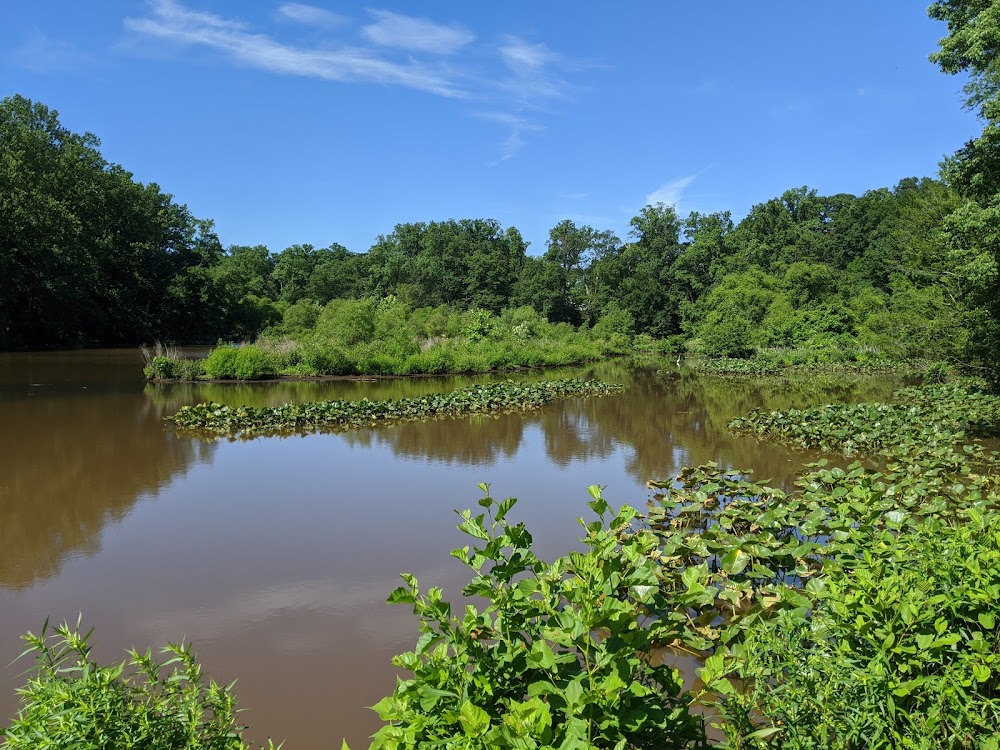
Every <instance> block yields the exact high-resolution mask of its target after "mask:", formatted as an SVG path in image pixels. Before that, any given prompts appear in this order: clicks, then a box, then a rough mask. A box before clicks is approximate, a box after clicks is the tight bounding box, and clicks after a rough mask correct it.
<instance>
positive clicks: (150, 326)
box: [0, 3, 1000, 365]
mask: <svg viewBox="0 0 1000 750" xmlns="http://www.w3.org/2000/svg"><path fill="white" fill-rule="evenodd" d="M952 5H953V4H952V3H939V4H937V5H935V6H932V7H931V13H932V14H934V13H939V14H940V15H941V17H942V18H944V19H945V20H948V21H949V23H950V24H952V23H959V21H956V20H954V19H953V18H952V17H951V16H949V15H948V13H951V12H952V11H949V8H950V7H951V6H952ZM955 12H957V11H955ZM954 38H958V37H955V36H954V35H953V36H952V37H950V39H954ZM967 44H968V45H970V46H974V44H975V40H967ZM969 59H970V58H969V56H968V55H967V54H966V53H965V52H962V51H954V52H953V51H952V50H951V47H949V46H947V45H944V46H942V51H941V52H940V53H938V54H937V55H936V56H935V60H936V61H937V62H938V63H939V64H940V65H941V66H942V68H943V69H945V70H946V71H952V69H954V70H959V69H966V70H968V69H970V66H973V65H974V63H973V62H967V61H968V60H969ZM963 65H964V66H965V67H964V68H963V67H962V66H963ZM973 72H974V73H975V75H974V78H973V83H972V84H970V86H972V87H973V89H972V90H971V93H970V99H969V106H975V107H978V108H979V110H980V113H981V114H982V116H983V118H984V119H985V120H986V121H987V125H986V129H985V130H984V133H983V136H982V137H981V138H979V139H977V140H974V141H972V142H970V143H969V144H967V145H966V146H965V147H964V148H963V149H962V150H960V151H959V152H958V153H957V154H956V155H955V156H954V157H953V158H951V159H949V160H948V161H947V162H946V163H945V164H944V166H943V170H942V179H933V178H926V177H925V178H906V179H903V180H901V181H900V182H899V183H898V184H896V185H895V186H894V187H892V188H878V189H874V190H869V191H867V192H865V193H864V194H863V195H860V196H855V195H849V194H844V193H841V194H837V195H832V196H824V195H819V194H818V192H817V191H816V190H815V189H811V188H809V187H796V188H793V189H790V190H787V191H785V192H784V193H783V194H782V195H780V196H778V197H775V198H771V199H770V200H767V201H764V202H762V203H759V204H757V205H755V206H753V207H752V208H751V210H750V211H749V213H748V214H747V215H746V217H745V218H743V219H742V220H741V221H739V222H738V223H736V222H734V221H733V219H732V216H731V214H730V213H729V212H718V213H709V214H702V213H698V212H692V213H690V214H689V215H688V216H687V217H681V216H680V215H678V213H677V212H676V210H675V208H674V207H673V206H668V205H664V204H656V205H647V206H645V207H643V208H642V209H641V210H640V211H639V213H638V214H637V215H636V216H634V217H633V218H632V219H631V221H630V222H629V231H628V235H627V236H626V238H624V239H622V238H619V237H618V236H616V235H615V234H614V233H613V232H612V231H609V230H602V229H595V228H593V227H590V226H586V225H584V226H579V225H577V224H576V223H574V222H573V221H570V220H568V219H567V220H564V221H561V222H559V223H558V224H556V225H555V226H554V227H552V229H551V230H550V231H549V237H548V240H547V242H546V247H545V251H544V252H543V253H542V254H540V255H529V254H528V252H527V250H528V243H527V242H525V240H524V239H523V237H522V235H521V233H520V232H519V231H518V230H517V229H516V228H515V227H506V228H505V227H503V226H502V225H501V224H500V223H499V222H498V221H496V220H493V219H461V220H451V219H449V220H446V221H431V222H426V223H424V222H418V223H408V224H398V225H397V226H395V227H394V228H393V230H392V231H391V232H390V233H388V234H386V235H381V236H379V237H378V238H377V239H376V241H375V242H374V244H373V245H372V246H371V248H369V249H368V251H367V252H364V253H357V252H351V251H350V250H348V249H347V248H345V247H344V246H342V245H340V244H338V243H332V244H331V245H329V246H328V247H314V246H312V245H308V244H302V245H292V246H291V247H288V248H286V249H284V250H282V251H281V252H277V253H275V252H271V251H270V250H269V249H268V248H267V247H264V246H262V245H258V246H236V245H233V246H229V247H224V246H223V244H222V242H221V241H220V239H219V237H218V235H217V234H216V233H215V231H214V228H213V224H212V222H211V221H207V220H203V219H198V218H196V217H194V216H192V215H191V213H190V211H189V210H188V209H187V207H186V206H184V205H182V204H179V203H177V202H176V201H175V200H174V198H173V197H172V196H170V195H168V194H166V193H164V192H163V191H162V190H161V189H160V187H159V186H158V185H156V184H152V183H151V184H145V185H144V184H142V183H140V182H137V181H136V180H134V179H133V176H132V175H131V174H130V173H129V172H128V171H126V170H125V169H123V168H122V167H120V166H118V165H115V164H109V163H108V162H107V161H106V160H105V159H104V158H103V157H102V156H101V154H100V151H99V145H100V142H99V140H98V139H97V137H96V136H94V135H93V134H90V133H85V134H83V135H79V134H75V133H72V132H70V131H69V130H67V129H66V128H65V127H63V126H62V125H61V124H60V123H59V120H58V115H57V113H56V112H55V111H54V110H51V109H49V108H48V107H46V106H45V105H43V104H40V103H36V102H32V101H30V100H28V99H26V98H24V97H22V96H13V97H9V98H6V99H4V100H3V101H2V103H0V278H3V280H4V281H3V285H2V287H0V348H7V349H19V348H42V347H53V346H76V345H87V346H101V345H129V344H136V343H141V342H150V341H153V340H164V341H173V342H181V343H188V342H214V341H216V340H218V339H220V338H224V339H245V338H253V337H255V336H256V335H258V334H259V333H261V332H262V331H266V330H271V331H278V332H280V331H281V328H282V325H283V324H284V323H285V322H286V321H288V322H289V323H291V324H292V327H295V323H296V321H301V319H302V318H307V319H308V318H314V317H315V316H317V315H318V311H319V310H320V309H321V308H322V307H323V306H324V305H326V304H327V303H329V302H330V300H333V299H341V298H355V299H358V298H365V297H369V296H374V297H379V298H381V297H386V296H389V295H393V296H394V297H395V298H397V299H398V300H400V301H402V302H403V303H404V304H406V305H407V306H408V307H409V308H410V309H418V308H423V307H437V306H441V305H446V306H449V307H451V308H456V309H459V310H468V309H483V310H488V311H491V312H494V313H499V312H500V311H501V310H503V309H506V308H511V307H519V306H530V307H532V308H534V309H535V310H536V311H537V312H538V313H540V314H541V315H543V316H545V317H546V318H547V319H548V320H549V321H551V322H566V323H570V324H572V325H574V326H593V325H595V324H596V323H597V322H598V321H599V320H600V319H601V318H602V317H608V316H611V317H614V318H615V319H616V321H618V323H619V325H618V328H622V327H623V326H624V328H626V329H628V330H631V331H633V332H634V333H636V334H646V335H648V336H650V337H653V338H658V339H671V338H673V339H674V341H673V342H672V343H674V344H676V345H677V346H678V347H680V346H687V347H688V348H689V349H691V350H694V351H703V352H705V353H708V354H726V355H742V354H748V353H751V352H752V351H754V350H755V349H758V348H761V347H807V348H824V347H843V346H848V345H850V346H870V347H872V348H875V349H881V350H884V351H885V352H886V353H887V354H890V355H892V356H901V357H914V356H916V357H924V358H932V359H949V360H953V361H956V362H964V363H973V364H979V365H983V364H986V365H989V364H990V363H991V362H992V361H993V360H995V359H996V353H997V352H998V343H1000V301H998V300H1000V291H998V287H997V284H998V282H997V257H998V251H997V247H998V246H1000V245H998V240H997V239H996V238H997V236H1000V235H998V233H997V231H996V228H997V225H998V223H1000V218H998V213H997V209H996V207H995V204H996V196H997V195H998V194H1000V158H996V157H995V155H994V151H995V150H996V149H998V148H1000V135H997V133H998V132H1000V130H998V129H997V125H996V122H995V121H996V118H997V117H998V116H1000V105H998V104H997V103H996V95H995V89H996V88H997V87H996V86H995V85H993V84H992V83H988V82H989V81H992V79H991V78H989V76H991V75H993V74H992V73H991V72H990V70H987V69H985V68H984V69H983V70H982V71H979V70H978V69H974V70H973ZM977 81H978V82H979V83H978V84H977V83H976V82H977ZM984 81H986V82H984ZM991 149H992V150H991ZM289 318H290V319H291V320H288V319H289Z"/></svg>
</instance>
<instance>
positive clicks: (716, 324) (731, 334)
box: [701, 312, 754, 357]
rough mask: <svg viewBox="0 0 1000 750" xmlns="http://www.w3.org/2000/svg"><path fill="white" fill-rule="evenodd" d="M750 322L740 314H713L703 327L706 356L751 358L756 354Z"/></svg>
mask: <svg viewBox="0 0 1000 750" xmlns="http://www.w3.org/2000/svg"><path fill="white" fill-rule="evenodd" d="M752 336H753V330H752V328H751V325H750V321H748V320H747V318H746V317H745V316H743V315H741V314H739V313H738V312H731V313H730V312H713V314H712V315H710V316H709V318H708V320H707V321H706V323H705V325H704V326H703V327H702V336H701V338H702V342H703V343H702V345H703V348H704V351H705V354H708V355H710V356H713V357H749V356H750V355H751V354H753V352H754V345H753V343H752V341H751V338H752Z"/></svg>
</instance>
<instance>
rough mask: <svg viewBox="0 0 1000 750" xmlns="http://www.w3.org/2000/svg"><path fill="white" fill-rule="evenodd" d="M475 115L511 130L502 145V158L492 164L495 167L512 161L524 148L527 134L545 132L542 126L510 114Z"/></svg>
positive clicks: (484, 113)
mask: <svg viewBox="0 0 1000 750" xmlns="http://www.w3.org/2000/svg"><path fill="white" fill-rule="evenodd" d="M474 114H475V116H476V117H478V118H479V119H481V120H489V121H491V122H498V123H500V124H501V125H506V126H507V127H508V128H510V135H509V136H507V138H506V139H505V140H504V141H503V143H501V144H500V158H499V159H497V160H496V161H495V162H492V165H494V166H495V165H496V164H499V163H500V162H502V161H507V160H508V159H512V158H513V157H515V156H516V155H517V154H518V152H519V151H520V150H521V149H522V148H524V138H523V136H524V134H525V133H539V132H541V131H543V130H545V128H543V127H542V126H541V125H539V124H537V123H534V122H532V121H530V120H528V119H526V118H524V117H521V116H520V115H514V114H510V113H509V112H476V113H474Z"/></svg>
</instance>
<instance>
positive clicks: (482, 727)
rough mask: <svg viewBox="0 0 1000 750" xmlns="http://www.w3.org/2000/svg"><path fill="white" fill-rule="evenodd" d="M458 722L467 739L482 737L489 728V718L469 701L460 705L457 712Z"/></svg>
mask: <svg viewBox="0 0 1000 750" xmlns="http://www.w3.org/2000/svg"><path fill="white" fill-rule="evenodd" d="M458 722H459V723H460V724H461V725H462V731H463V732H465V734H466V736H467V737H482V736H483V735H484V734H486V732H487V731H488V730H489V728H490V716H489V714H488V713H486V712H485V711H484V710H483V709H481V708H479V706H476V705H474V704H473V703H472V702H471V701H466V702H465V703H463V704H462V708H460V709H459V711H458Z"/></svg>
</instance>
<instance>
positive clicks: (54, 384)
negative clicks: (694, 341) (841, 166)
mask: <svg viewBox="0 0 1000 750" xmlns="http://www.w3.org/2000/svg"><path fill="white" fill-rule="evenodd" d="M140 366H141V362H140V360H139V357H138V354H137V353H136V352H132V351H117V352H69V353H48V354H33V355H0V416H2V418H3V419H2V421H0V451H2V452H0V455H2V456H3V459H2V460H3V470H2V472H0V544H2V545H3V546H2V549H3V555H2V557H0V664H2V665H6V664H8V663H9V662H10V661H11V659H12V658H13V657H14V656H15V655H16V654H17V653H18V651H19V648H18V646H19V643H18V641H17V635H18V633H20V632H23V631H24V630H27V629H29V628H37V627H38V626H39V625H40V624H41V622H42V620H43V619H44V618H45V617H47V616H51V617H52V618H53V619H55V620H59V619H63V618H69V619H72V618H75V617H76V614H77V612H79V611H82V612H83V614H84V617H85V620H86V622H87V623H88V624H89V625H93V626H95V627H96V633H97V638H98V649H97V652H96V653H97V655H98V657H99V658H101V659H107V660H117V659H119V658H120V656H121V651H120V648H122V647H126V646H129V645H133V644H135V645H137V646H142V647H145V646H155V645H158V644H161V643H163V642H165V641H166V640H168V639H173V640H176V639H179V638H181V637H187V639H189V640H191V641H193V642H194V643H195V644H196V645H197V646H198V647H199V648H200V650H201V653H202V656H203V659H204V661H205V664H206V667H207V668H208V669H209V671H211V672H212V673H213V674H214V675H215V676H216V677H217V678H218V679H220V680H222V681H229V680H231V679H233V678H234V677H236V676H239V678H240V683H239V692H240V695H241V700H242V702H243V705H244V706H245V707H247V708H248V709H249V713H247V714H246V715H245V716H246V717H247V720H248V721H249V722H250V723H251V724H253V725H254V727H255V728H254V730H253V732H252V736H253V738H254V739H258V740H259V739H262V738H263V737H265V736H266V735H267V734H273V735H276V736H277V737H278V738H283V737H287V738H288V744H287V747H290V748H292V747H321V746H322V747H325V746H330V745H333V746H336V745H337V744H339V739H340V737H341V736H346V738H347V739H348V741H349V742H350V743H351V744H352V745H357V746H364V744H365V743H364V737H365V736H366V735H368V734H369V733H371V732H372V731H374V729H375V728H376V726H377V720H376V717H375V716H374V714H372V713H371V712H370V711H367V710H366V709H364V706H367V705H372V704H373V703H375V702H376V701H377V700H378V699H379V698H380V697H381V696H383V695H385V694H386V693H388V692H390V691H391V689H392V685H393V680H394V672H393V670H392V669H391V667H390V666H389V657H390V656H391V655H392V654H393V653H397V652H399V651H401V650H405V649H407V648H409V647H411V646H412V643H413V640H414V638H415V626H414V622H413V621H412V618H411V615H410V613H409V612H408V611H407V610H406V609H405V608H400V607H395V608H390V607H387V606H386V605H385V604H384V600H385V596H386V595H387V593H388V592H389V591H390V590H392V588H393V587H395V586H396V585H397V583H398V573H399V572H400V571H403V570H409V571H412V572H414V573H415V574H417V575H418V576H419V577H420V578H421V580H422V582H423V583H424V584H425V585H430V584H432V583H433V584H438V585H442V586H444V587H445V588H446V590H447V591H449V592H455V591H457V590H458V589H459V588H460V587H461V585H462V583H464V581H463V578H462V576H463V572H462V568H461V566H460V565H458V564H457V563H454V562H453V561H451V560H450V558H449V557H448V550H449V549H452V548H453V547H455V546H458V544H459V543H462V542H461V538H460V536H459V535H458V534H457V532H455V530H454V515H453V509H455V508H460V507H468V506H470V505H474V503H475V500H476V498H477V496H478V492H477V490H476V489H475V486H476V484H477V483H478V482H483V481H486V482H491V483H492V485H493V491H494V493H495V494H496V495H498V496H507V495H514V496H518V497H520V498H521V504H520V505H519V506H518V508H517V510H516V511H515V515H516V516H517V517H518V518H519V519H523V520H525V522H526V523H527V524H528V526H529V528H530V529H531V531H532V533H533V534H534V536H535V538H536V541H537V546H538V551H539V553H540V554H541V556H542V557H546V558H552V557H554V556H555V555H557V554H561V553H563V552H565V551H567V550H568V549H570V548H572V547H573V546H574V545H575V544H576V543H577V542H576V540H577V538H578V537H579V535H580V530H579V527H578V526H577V525H576V524H575V521H574V519H575V518H576V517H577V516H580V515H584V514H585V513H586V512H587V510H586V505H585V501H586V490H585V488H586V487H587V485H589V484H593V483H600V484H603V485H606V486H607V490H606V496H607V497H608V498H609V500H612V501H613V502H615V503H622V502H628V503H630V504H632V505H641V504H642V502H643V500H644V498H645V496H646V489H645V482H646V480H647V479H650V478H654V477H657V478H659V477H667V476H671V475H673V474H674V473H676V472H677V470H678V469H679V468H680V467H681V466H684V465H688V464H698V463H703V462H705V461H718V462H719V463H721V464H723V465H726V466H735V467H740V468H745V467H753V468H755V469H756V470H757V476H758V477H760V478H771V479H772V480H774V481H775V482H779V483H786V484H787V483H788V482H790V481H791V479H792V477H793V474H794V471H795V470H796V469H797V468H799V467H800V466H801V463H802V461H803V459H804V458H805V457H804V456H803V454H797V453H794V452H792V451H791V450H788V449H784V448H780V447H775V446H770V445H762V444H758V443H756V442H755V441H753V440H752V439H749V438H739V437H735V436H733V435H731V434H729V433H728V431H727V430H726V428H725V425H726V423H727V422H728V421H729V419H731V418H732V417H734V416H737V415H740V414H743V413H745V412H747V411H749V410H750V409H752V408H754V407H764V408H769V409H773V408H785V407H789V406H805V405H807V404H810V403H817V402H822V401H830V400H857V399H862V398H864V399H870V398H885V397H886V396H887V395H888V394H889V392H890V391H891V390H892V389H893V387H895V386H896V385H898V383H896V382H894V381H893V380H892V379H889V378H880V379H878V380H861V379H856V380H853V381H850V382H846V383H845V382H837V381H834V380H832V379H829V378H822V377H817V378H811V379H807V380H798V381H795V382H787V381H781V380H768V381H761V382H749V381H739V380H727V379H721V378H711V377H700V376H698V375H696V374H694V373H692V372H690V371H687V370H683V369H678V368H676V367H674V365H673V363H672V362H671V363H666V364H664V365H662V367H663V370H662V371H657V369H656V368H655V367H653V368H649V367H645V368H643V367H637V366H633V365H630V364H628V363H626V362H618V361H616V362H610V363H603V364H601V365H598V366H591V367H586V368H578V369H573V370H568V371H561V372H558V373H539V372H537V371H534V372H524V373H518V374H517V375H516V376H515V377H517V378H518V379H526V380H534V379H538V378H542V377H553V376H560V377H566V376H570V377H582V378H590V377H599V378H603V379H605V380H609V381H615V382H623V383H625V384H626V385H627V386H628V390H627V391H626V393H625V394H623V395H621V396H614V397H606V398H594V399H586V400H568V401H561V402H556V403H554V404H552V405H550V406H549V407H547V408H546V409H544V410H542V411H540V412H536V413H532V414H526V415H519V414H514V415H499V416H482V415H480V416H474V417H471V418H467V419H454V420H440V421H437V420H432V421H427V422H409V423H404V424H400V425H396V426H393V427H388V428H385V429H379V430H362V431H354V432H346V433H340V434H318V435H309V436H306V437H301V436H292V437H286V438H262V439H256V440H251V441H235V442H228V441H217V442H213V441H202V440H198V439H195V438H191V437H187V436H184V435H180V434H177V433H174V432H173V431H171V430H170V429H169V426H168V425H166V424H164V422H163V417H164V416H165V415H167V414H170V413H173V412H174V411H175V410H176V409H178V408H179V407H180V406H182V405H184V404H188V403H197V402H201V401H209V400H214V401H220V402H225V403H230V404H240V403H245V404H251V405H256V406H261V405H267V404H277V403H281V402H285V401H292V400H294V401H307V400H322V399H337V398H370V399H381V398H400V397H404V396H416V395H421V394H426V393H430V392H434V391H442V390H450V389H453V388H457V387H460V386H464V385H468V384H469V383H470V382H484V381H488V380H495V379H497V378H492V377H488V376H486V377H479V378H416V379H412V380H380V381H375V382H359V381H344V380H340V381H313V382H306V383H285V382H280V383H268V384H254V385H231V384H226V385H221V384H214V385H213V384H197V385H155V386H154V385H149V384H145V383H144V382H143V381H142V377H141V373H140ZM22 669H23V667H22V666H21V665H15V666H14V667H12V668H8V669H6V670H3V671H0V724H2V723H3V718H4V717H7V716H10V715H11V713H12V712H13V711H14V707H15V699H14V694H13V688H14V686H15V685H17V684H19V682H20V677H19V674H20V672H21V671H22Z"/></svg>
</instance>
